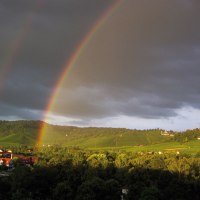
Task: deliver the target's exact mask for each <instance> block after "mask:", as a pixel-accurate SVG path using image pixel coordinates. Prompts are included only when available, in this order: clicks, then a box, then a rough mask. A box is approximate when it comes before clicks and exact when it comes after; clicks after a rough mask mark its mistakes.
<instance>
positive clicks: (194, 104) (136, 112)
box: [0, 0, 200, 130]
mask: <svg viewBox="0 0 200 200" xmlns="http://www.w3.org/2000/svg"><path fill="white" fill-rule="evenodd" d="M115 2H116V1H115V0H95V1H94V0H48V1H47V0H46V1H45V0H43V1H36V0H29V1H27V0H18V1H16V0H10V1H7V0H1V1H0V27H1V29H0V119H2V120H18V119H42V116H43V114H44V110H45V108H46V105H47V103H48V101H49V97H50V95H51V93H52V91H53V88H54V85H55V83H56V82H57V80H58V79H59V77H60V74H61V72H62V70H63V67H64V65H65V63H66V62H67V60H69V58H70V55H71V54H72V53H73V52H74V50H75V49H76V47H77V46H78V45H79V44H80V42H81V41H82V39H83V37H84V36H85V35H86V34H87V32H89V31H90V30H91V27H92V26H93V24H94V23H95V22H96V21H97V20H98V19H99V17H100V16H102V14H103V13H104V12H105V10H107V9H108V7H109V6H110V5H112V4H113V3H115ZM199 116H200V1H199V0H172V1H169V0H124V1H123V2H122V3H121V5H120V7H119V8H118V9H117V10H116V11H115V13H114V14H113V15H111V16H110V18H109V20H107V21H106V22H105V23H104V25H103V26H102V27H101V29H100V30H99V31H98V32H97V33H96V34H95V35H94V36H93V37H92V39H91V40H90V41H89V43H88V45H87V46H86V47H85V48H84V51H82V54H81V55H80V57H79V59H78V60H77V61H76V62H75V63H74V66H73V67H72V68H71V70H70V71H69V72H68V75H67V77H66V78H65V82H64V84H63V85H62V88H61V90H60V93H59V94H58V97H57V99H56V101H55V104H54V106H53V107H52V110H51V113H49V114H48V118H47V121H48V122H50V123H53V124H64V125H76V126H109V127H126V128H139V129H146V128H164V129H172V130H185V129H188V128H196V127H200V117H199Z"/></svg>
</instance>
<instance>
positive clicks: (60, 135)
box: [0, 121, 171, 148]
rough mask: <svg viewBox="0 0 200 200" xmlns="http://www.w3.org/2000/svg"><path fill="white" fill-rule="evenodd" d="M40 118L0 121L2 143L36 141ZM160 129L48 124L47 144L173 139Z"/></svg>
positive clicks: (115, 144) (128, 143)
mask: <svg viewBox="0 0 200 200" xmlns="http://www.w3.org/2000/svg"><path fill="white" fill-rule="evenodd" d="M41 124H42V122H41V121H0V144H2V145H3V144H7V145H13V144H26V145H34V144H35V142H36V138H37V134H38V131H39V128H40V126H41ZM160 133H161V130H159V129H155V130H143V131H141V130H129V129H123V128H79V127H72V126H57V125H50V124H48V125H47V131H46V135H45V137H44V140H43V144H44V145H48V144H62V145H64V146H80V147H90V148H92V147H93V148H94V147H121V146H135V145H141V146H142V145H150V144H156V143H161V142H166V141H169V140H171V138H170V137H166V136H162V135H161V134H160Z"/></svg>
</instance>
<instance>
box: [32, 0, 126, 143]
mask: <svg viewBox="0 0 200 200" xmlns="http://www.w3.org/2000/svg"><path fill="white" fill-rule="evenodd" d="M123 2H125V0H117V1H116V2H114V3H113V4H112V5H111V6H110V7H109V8H108V9H106V11H105V12H104V13H103V14H102V15H101V17H100V18H99V19H98V20H97V21H96V23H95V24H94V25H93V26H92V28H91V29H90V31H89V32H88V33H87V34H86V35H85V37H83V39H82V41H81V42H80V44H79V45H78V46H77V48H76V50H75V52H74V53H73V54H72V55H71V57H70V59H69V60H68V61H67V63H66V65H65V67H64V70H63V71H62V73H61V76H60V78H59V79H58V81H57V83H56V84H55V87H54V89H53V91H52V93H51V96H50V98H49V102H48V104H47V107H46V109H45V113H44V115H43V120H42V121H43V122H45V121H46V119H47V115H48V113H49V112H50V111H51V109H52V107H53V105H54V103H55V101H56V98H57V96H58V94H59V91H60V88H61V86H62V85H63V83H64V81H65V79H66V77H67V74H68V73H69V70H70V68H72V67H73V65H74V63H75V62H76V61H77V60H78V58H79V57H80V55H81V54H82V52H83V51H84V49H85V48H86V47H87V45H88V44H89V42H90V41H91V39H92V38H93V36H94V35H95V34H96V33H97V32H98V30H100V29H101V28H102V26H103V25H104V24H105V23H106V21H107V20H108V19H109V18H110V17H111V16H112V15H113V14H114V13H115V12H116V11H117V10H118V8H119V7H120V6H121V4H122V3H123ZM45 129H46V123H42V124H41V127H40V130H39V133H38V137H37V140H36V145H37V146H41V141H42V137H43V136H44V133H45Z"/></svg>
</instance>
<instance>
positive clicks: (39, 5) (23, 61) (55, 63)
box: [0, 0, 113, 119]
mask: <svg viewBox="0 0 200 200" xmlns="http://www.w3.org/2000/svg"><path fill="white" fill-rule="evenodd" d="M112 2H113V1H112V0H109V1H104V0H103V1H102V0H97V1H95V2H94V1H91V0H85V1H84V2H83V1H81V2H80V1H78V0H73V1H72V0H58V1H55V0H48V1H32V0H31V1H24V0H20V1H4V0H3V1H1V2H0V11H1V12H0V27H1V31H0V44H1V45H0V86H1V87H0V115H1V116H7V117H8V116H16V118H24V119H26V118H28V119H29V118H31V116H33V118H34V119H35V118H36V116H38V118H41V117H39V116H41V113H40V115H39V114H34V112H33V111H34V110H36V111H37V110H40V111H42V110H44V109H45V107H46V104H47V102H48V99H49V97H50V94H51V92H52V90H53V87H54V85H55V82H56V81H57V79H58V78H59V76H60V73H61V71H62V70H63V67H64V64H65V63H66V61H67V59H69V57H70V55H71V54H72V53H73V51H74V49H75V47H76V46H77V44H78V43H79V42H80V41H81V39H82V37H83V36H84V35H85V34H86V33H87V31H88V29H89V28H90V27H91V26H92V24H94V22H95V21H96V20H97V18H98V17H99V16H100V15H101V13H102V12H103V10H105V9H106V8H107V6H109V5H110V4H111V3H112ZM8 63H9V64H8ZM5 105H6V106H5Z"/></svg>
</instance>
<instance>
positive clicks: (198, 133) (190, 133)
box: [174, 128, 200, 143]
mask: <svg viewBox="0 0 200 200" xmlns="http://www.w3.org/2000/svg"><path fill="white" fill-rule="evenodd" d="M198 137H200V129H199V128H196V129H193V130H186V131H184V132H182V133H176V134H175V135H174V140H175V141H177V142H181V143H184V142H188V141H191V140H196V139H197V138H198Z"/></svg>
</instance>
